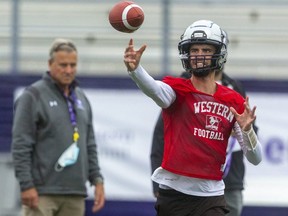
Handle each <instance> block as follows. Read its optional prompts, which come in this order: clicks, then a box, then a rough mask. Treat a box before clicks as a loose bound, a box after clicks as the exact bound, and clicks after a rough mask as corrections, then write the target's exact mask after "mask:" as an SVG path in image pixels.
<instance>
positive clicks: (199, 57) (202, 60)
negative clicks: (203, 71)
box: [189, 44, 216, 69]
mask: <svg viewBox="0 0 288 216" xmlns="http://www.w3.org/2000/svg"><path fill="white" fill-rule="evenodd" d="M215 52H216V48H215V47H214V46H213V45H210V44H193V45H192V46H191V47H190V52H189V54H190V64H191V67H192V69H198V68H205V67H209V66H210V65H211V59H212V56H213V54H215Z"/></svg>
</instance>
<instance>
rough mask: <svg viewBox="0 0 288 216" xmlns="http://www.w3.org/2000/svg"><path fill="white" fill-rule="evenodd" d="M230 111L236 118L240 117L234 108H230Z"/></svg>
mask: <svg viewBox="0 0 288 216" xmlns="http://www.w3.org/2000/svg"><path fill="white" fill-rule="evenodd" d="M230 111H231V112H232V114H233V115H234V116H235V117H236V116H238V113H237V111H236V110H235V109H234V108H233V107H230Z"/></svg>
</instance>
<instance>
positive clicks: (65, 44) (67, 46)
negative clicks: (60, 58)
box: [49, 38, 77, 60]
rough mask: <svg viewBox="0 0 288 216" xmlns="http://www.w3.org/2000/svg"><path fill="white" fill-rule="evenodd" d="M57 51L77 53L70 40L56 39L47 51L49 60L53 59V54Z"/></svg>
mask: <svg viewBox="0 0 288 216" xmlns="http://www.w3.org/2000/svg"><path fill="white" fill-rule="evenodd" d="M58 51H66V52H77V48H76V46H75V44H74V43H73V42H72V41H71V40H68V39H64V38H57V39H55V40H54V41H53V43H52V45H51V48H50V51H49V58H50V60H51V59H53V54H54V53H55V52H58Z"/></svg>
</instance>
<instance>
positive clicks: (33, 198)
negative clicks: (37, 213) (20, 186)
mask: <svg viewBox="0 0 288 216" xmlns="http://www.w3.org/2000/svg"><path fill="white" fill-rule="evenodd" d="M21 201H22V204H23V205H25V206H28V207H29V208H37V207H38V203H39V197H38V192H37V190H36V188H30V189H28V190H25V191H22V192H21Z"/></svg>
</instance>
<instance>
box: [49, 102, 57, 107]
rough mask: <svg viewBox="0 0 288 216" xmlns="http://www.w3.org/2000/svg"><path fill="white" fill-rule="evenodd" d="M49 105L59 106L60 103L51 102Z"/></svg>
mask: <svg viewBox="0 0 288 216" xmlns="http://www.w3.org/2000/svg"><path fill="white" fill-rule="evenodd" d="M49 105H50V107H53V106H58V103H57V101H49Z"/></svg>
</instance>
